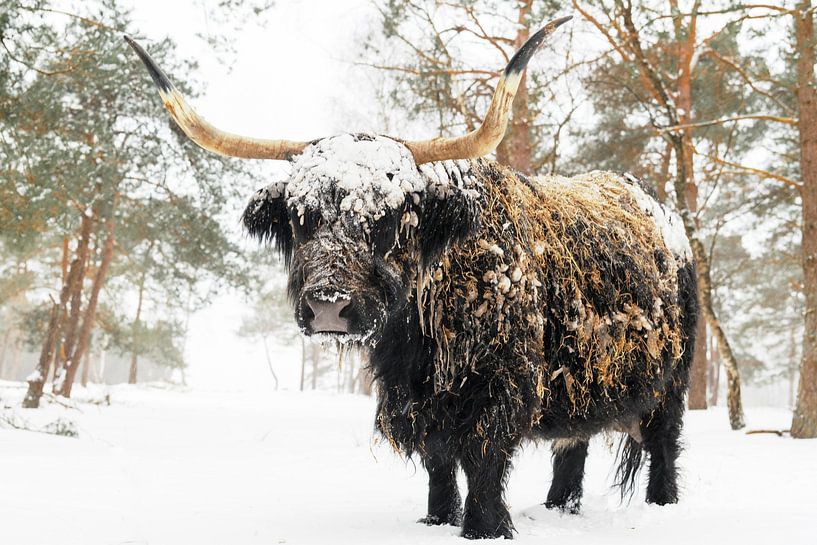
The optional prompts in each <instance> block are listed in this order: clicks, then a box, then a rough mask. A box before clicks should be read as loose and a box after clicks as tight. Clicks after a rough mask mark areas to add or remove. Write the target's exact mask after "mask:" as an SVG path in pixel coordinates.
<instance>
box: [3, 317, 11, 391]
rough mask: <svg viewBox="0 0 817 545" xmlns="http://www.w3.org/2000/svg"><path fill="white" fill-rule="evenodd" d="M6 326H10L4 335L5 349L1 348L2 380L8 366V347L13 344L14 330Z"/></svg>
mask: <svg viewBox="0 0 817 545" xmlns="http://www.w3.org/2000/svg"><path fill="white" fill-rule="evenodd" d="M6 325H7V326H8V329H6V332H5V333H3V347H2V348H0V379H2V378H3V370H4V368H5V365H6V353H8V347H9V345H10V344H11V342H10V341H11V332H12V330H13V328H12V327H11V326H10V325H9V324H6Z"/></svg>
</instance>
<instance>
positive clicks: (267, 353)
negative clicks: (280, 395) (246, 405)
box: [261, 337, 278, 392]
mask: <svg viewBox="0 0 817 545" xmlns="http://www.w3.org/2000/svg"><path fill="white" fill-rule="evenodd" d="M261 341H262V342H263V343H264V355H265V356H266V358H267V366H268V367H269V372H270V374H271V375H272V380H273V382H275V391H276V392H277V391H278V375H276V374H275V369H273V367H272V358H270V355H269V346H268V345H267V338H266V337H261Z"/></svg>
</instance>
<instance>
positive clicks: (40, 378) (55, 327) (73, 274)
mask: <svg viewBox="0 0 817 545" xmlns="http://www.w3.org/2000/svg"><path fill="white" fill-rule="evenodd" d="M92 224H93V221H92V218H91V217H90V216H88V215H85V214H83V216H82V220H81V222H80V236H79V242H78V244H77V256H76V257H75V258H74V260H73V261H72V262H71V267H70V269H69V271H68V275H67V276H66V277H65V281H64V282H63V285H62V290H61V291H60V301H59V303H54V306H53V308H52V309H51V317H50V319H49V322H48V328H47V330H46V335H45V340H44V341H43V347H42V349H41V350H40V359H39V360H38V362H37V367H36V368H35V370H34V373H32V374H31V376H30V377H29V378H28V379H27V381H28V391H27V392H26V396H25V398H24V399H23V407H24V408H26V409H36V408H37V407H39V406H40V398H41V397H42V395H43V388H44V386H45V382H46V380H48V371H49V368H50V367H51V362H52V360H53V359H54V358H55V357H56V356H57V355H56V354H55V352H56V350H57V344H58V342H59V337H60V332H61V330H62V325H63V320H64V319H65V316H64V315H65V312H66V308H67V305H68V300H69V299H70V297H71V295H72V294H73V292H74V291H75V289H76V284H79V285H80V288H81V286H82V282H81V278H80V267H84V265H83V264H82V262H83V261H84V259H86V257H85V256H86V254H87V252H88V244H89V240H90V238H91V226H92ZM63 249H64V251H66V252H67V251H68V247H67V246H63ZM63 260H65V256H63Z"/></svg>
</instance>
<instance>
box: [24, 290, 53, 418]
mask: <svg viewBox="0 0 817 545" xmlns="http://www.w3.org/2000/svg"><path fill="white" fill-rule="evenodd" d="M60 314H61V311H60V305H59V304H58V303H54V306H53V307H51V318H50V320H49V321H48V329H47V333H46V335H45V341H44V342H43V347H42V350H41V351H40V359H39V361H38V363H37V367H36V368H35V370H34V373H32V374H31V376H29V377H28V379H26V380H27V381H28V391H27V392H26V397H25V398H24V399H23V408H24V409H36V408H37V407H39V406H40V398H41V397H42V396H43V386H45V381H46V379H47V378H48V368H49V366H50V365H51V358H53V356H54V354H53V352H54V348H55V347H56V344H57V331H58V330H59V327H60V324H59V322H60Z"/></svg>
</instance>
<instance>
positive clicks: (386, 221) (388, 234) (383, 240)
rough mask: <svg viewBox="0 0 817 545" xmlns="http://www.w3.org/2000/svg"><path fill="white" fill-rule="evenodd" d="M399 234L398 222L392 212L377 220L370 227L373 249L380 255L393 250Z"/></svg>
mask: <svg viewBox="0 0 817 545" xmlns="http://www.w3.org/2000/svg"><path fill="white" fill-rule="evenodd" d="M396 236H397V222H396V221H395V218H394V216H393V215H392V214H387V215H385V216H383V217H382V218H380V219H379V220H377V221H375V222H374V223H373V224H372V226H371V229H370V237H371V244H372V251H373V252H374V253H375V254H378V255H385V253H386V252H388V251H389V250H391V248H392V247H393V246H394V243H395V237H396Z"/></svg>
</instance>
